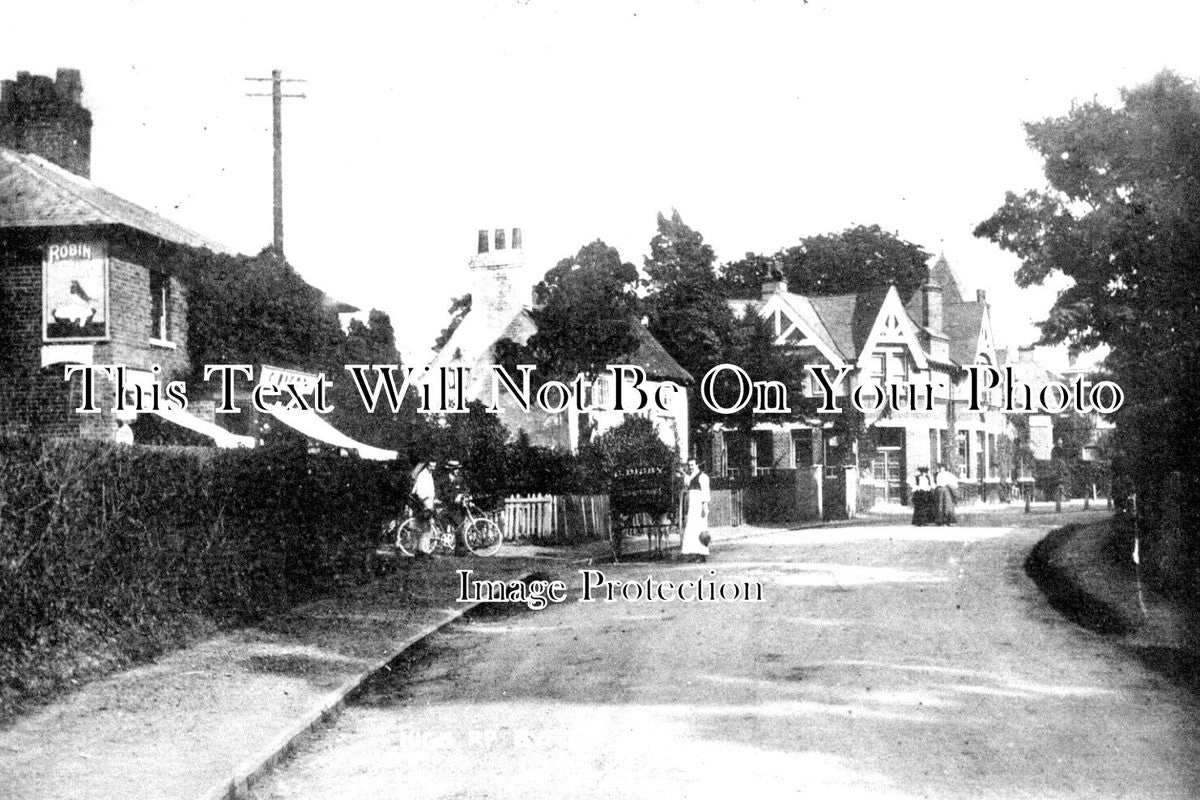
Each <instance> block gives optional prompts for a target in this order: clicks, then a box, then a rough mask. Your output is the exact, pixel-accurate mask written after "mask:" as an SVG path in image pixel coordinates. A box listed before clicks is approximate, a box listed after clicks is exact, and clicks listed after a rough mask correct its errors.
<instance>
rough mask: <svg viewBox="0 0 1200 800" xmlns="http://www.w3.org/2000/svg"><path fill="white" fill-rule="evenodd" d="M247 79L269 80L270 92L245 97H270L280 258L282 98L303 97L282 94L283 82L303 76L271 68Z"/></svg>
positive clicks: (276, 245)
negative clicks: (262, 75) (286, 74)
mask: <svg viewBox="0 0 1200 800" xmlns="http://www.w3.org/2000/svg"><path fill="white" fill-rule="evenodd" d="M246 80H248V81H270V82H271V92H270V94H266V93H264V92H253V93H252V92H247V93H246V96H247V97H270V98H271V111H272V118H273V122H274V145H275V158H274V166H275V175H274V178H275V181H274V190H275V203H274V206H275V215H274V217H275V240H274V249H275V255H277V256H278V257H279V258H280V259H282V258H283V98H285V97H299V98H303V97H305V96H306V95H303V94H284V93H283V84H285V83H305V82H306V81H305V80H304V79H303V78H285V77H283V71H282V70H278V69H273V70H271V77H269V78H246Z"/></svg>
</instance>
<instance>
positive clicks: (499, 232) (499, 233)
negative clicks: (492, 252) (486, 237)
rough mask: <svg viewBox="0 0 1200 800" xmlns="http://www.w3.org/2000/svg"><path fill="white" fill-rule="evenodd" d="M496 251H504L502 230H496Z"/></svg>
mask: <svg viewBox="0 0 1200 800" xmlns="http://www.w3.org/2000/svg"><path fill="white" fill-rule="evenodd" d="M496 249H497V250H503V249H504V228H496Z"/></svg>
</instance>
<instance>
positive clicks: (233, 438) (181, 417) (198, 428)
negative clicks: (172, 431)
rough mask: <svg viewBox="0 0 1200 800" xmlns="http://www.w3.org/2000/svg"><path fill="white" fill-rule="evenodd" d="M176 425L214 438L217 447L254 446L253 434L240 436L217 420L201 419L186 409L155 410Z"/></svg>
mask: <svg viewBox="0 0 1200 800" xmlns="http://www.w3.org/2000/svg"><path fill="white" fill-rule="evenodd" d="M153 413H155V414H157V415H158V416H160V417H162V418H163V419H165V420H166V421H167V422H173V423H175V424H176V425H179V426H181V427H184V428H187V429H188V430H191V431H195V432H196V433H199V434H201V435H203V436H207V437H209V438H211V439H212V440H213V442H214V443H215V444H216V445H217V447H254V437H253V436H239V435H238V434H236V433H230V432H229V431H227V430H225V429H224V428H222V427H221V426H220V425H218V424H216V423H215V422H209V421H208V420H204V419H200V418H199V417H197V416H194V415H192V414H189V413H188V412H186V411H165V410H164V411H155V412H153Z"/></svg>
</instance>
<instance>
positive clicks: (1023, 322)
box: [0, 0, 1200, 358]
mask: <svg viewBox="0 0 1200 800" xmlns="http://www.w3.org/2000/svg"><path fill="white" fill-rule="evenodd" d="M1198 21H1200V12H1198V11H1197V10H1196V6H1195V4H1191V3H1164V2H1142V3H1137V4H1130V3H1121V4H1117V3H1097V2H1086V3H1084V2H1080V3H1074V2H1070V3H1067V2H1062V3H1058V2H1056V3H1051V2H1045V0H1043V1H1042V2H1006V3H986V4H985V3H965V2H896V0H891V2H865V1H864V2H852V1H850V0H828V1H827V2H821V1H820V0H812V2H808V3H803V2H801V0H790V1H788V2H746V3H735V2H722V3H716V2H713V3H699V2H663V0H656V1H655V2H620V1H619V0H607V1H606V2H597V3H589V4H585V3H582V2H563V3H548V2H541V1H540V0H527V2H517V1H516V0H492V1H491V2H454V3H440V2H429V3H419V4H418V3H411V4H410V3H397V2H391V3H379V4H378V5H374V4H372V5H368V4H364V3H355V2H344V1H343V2H338V3H320V4H299V3H278V4H276V3H270V4H268V3H251V2H246V0H242V1H241V2H233V3H231V2H222V1H220V0H218V1H216V2H213V1H210V2H203V3H191V4H182V3H180V4H151V3H142V2H95V1H94V0H93V2H86V3H82V2H81V3H75V2H56V3H53V4H48V3H44V4H32V3H22V4H20V5H18V6H16V7H10V8H8V9H6V10H5V14H4V24H5V29H6V31H7V35H6V36H5V37H4V40H5V41H4V45H3V48H0V76H3V77H7V78H11V77H14V76H15V73H16V72H17V70H28V71H31V72H34V73H40V74H50V75H53V73H54V70H55V69H56V68H58V67H75V68H79V69H81V70H82V72H83V82H84V101H85V103H86V104H87V105H88V106H89V107H90V108H91V110H92V112H93V115H94V119H95V128H94V131H93V151H92V152H93V156H92V178H93V179H94V180H95V181H96V182H98V183H99V184H101V185H103V186H105V187H106V188H108V189H110V190H113V191H115V192H117V193H118V194H121V195H123V196H125V197H127V198H129V199H131V200H133V201H135V202H138V203H140V204H142V205H144V206H146V207H148V208H151V209H153V210H155V211H157V212H159V213H161V214H164V215H166V216H168V217H171V218H173V219H175V220H177V221H179V222H181V223H182V224H184V225H187V226H188V227H191V228H193V229H195V230H196V231H199V232H201V233H203V234H204V235H206V236H208V237H210V238H213V239H216V240H218V241H222V242H225V243H227V244H228V245H230V246H231V247H233V248H235V249H237V250H241V251H245V252H251V253H253V252H257V251H258V250H260V249H261V248H262V247H263V246H264V245H266V244H268V243H269V242H270V240H271V231H272V228H271V135H270V130H271V109H270V100H268V99H267V98H248V97H245V96H244V93H245V92H247V91H263V90H264V87H266V84H250V83H247V82H245V81H244V80H243V78H245V77H248V76H267V75H269V74H270V71H271V69H273V68H279V69H282V70H283V71H284V76H285V77H295V78H304V79H306V80H307V83H303V84H292V85H290V86H289V90H291V91H302V92H304V93H305V94H306V95H307V98H306V99H295V100H288V101H286V102H285V109H284V183H285V203H284V206H285V228H286V233H285V242H286V251H287V254H288V257H289V259H290V260H291V262H292V263H293V264H294V265H295V266H296V268H297V269H298V270H299V271H300V272H301V274H303V275H304V276H305V277H306V278H307V279H308V280H309V281H310V282H312V283H314V284H315V285H317V286H319V287H321V288H322V289H324V290H326V291H327V292H329V293H331V294H333V295H334V296H336V297H339V298H342V299H345V300H347V301H349V302H352V303H355V304H359V305H362V306H364V307H378V308H382V309H384V310H386V311H388V312H389V313H390V314H391V315H392V318H393V320H394V322H395V324H396V328H397V335H398V339H399V344H400V346H401V349H402V352H404V353H405V354H406V355H407V356H408V357H421V358H423V357H424V356H425V354H426V352H427V350H428V348H429V347H430V346H431V345H432V342H433V339H434V337H435V335H436V333H437V331H438V330H439V329H440V328H441V327H442V326H443V325H444V324H445V321H446V318H447V315H446V307H447V306H448V304H449V299H450V297H451V296H452V295H455V294H459V293H461V292H463V291H466V290H468V289H469V285H468V277H469V276H468V273H467V268H466V263H467V259H468V258H469V257H470V256H471V254H472V253H473V252H474V248H475V239H476V231H477V230H478V229H480V228H496V227H521V228H523V229H524V236H525V244H526V248H527V251H528V256H529V258H530V259H531V260H532V262H533V265H534V267H535V268H537V269H536V271H537V272H541V271H544V270H545V269H546V268H548V267H549V266H552V265H553V263H554V262H555V261H556V260H558V259H559V258H561V257H563V256H566V255H571V254H573V253H574V252H575V251H576V250H578V248H579V247H580V246H581V245H583V244H585V243H587V242H589V241H592V240H594V239H596V238H601V239H603V240H604V241H606V242H608V243H609V244H611V245H614V246H616V247H617V248H618V249H619V250H620V252H621V255H622V256H623V257H624V258H625V259H626V260H628V261H632V262H634V263H635V264H637V265H639V266H640V265H641V263H642V257H643V255H644V254H645V253H646V251H647V250H648V243H649V240H650V238H651V236H653V234H654V231H655V215H656V213H657V212H658V211H664V212H669V211H670V209H671V208H672V207H674V208H677V209H678V210H679V211H680V213H681V214H682V215H683V218H684V221H685V222H687V223H688V224H690V225H691V226H692V227H694V228H696V229H697V230H699V231H700V232H701V233H702V234H703V235H704V237H705V238H706V240H707V241H708V242H709V243H711V244H712V245H713V247H714V248H715V249H716V251H717V255H718V258H719V259H721V260H722V261H725V260H734V259H737V258H740V257H741V256H742V255H743V254H745V253H746V252H748V251H754V252H766V253H771V252H774V251H776V250H778V249H779V248H782V247H787V246H789V245H791V244H793V243H795V242H796V240H797V239H799V238H800V237H802V236H807V235H812V234H819V233H828V232H832V231H838V230H842V229H844V228H846V227H848V226H851V225H856V224H874V223H877V224H879V225H880V226H882V227H883V228H885V229H887V230H890V231H895V232H898V233H899V235H900V236H901V237H903V238H905V239H908V240H910V241H913V242H916V243H918V244H921V245H923V246H924V247H925V248H926V249H928V250H930V251H932V252H934V253H937V252H939V251H943V250H944V252H945V253H946V256H947V257H948V258H949V260H950V261H951V263H952V264H953V265H954V267H955V268H956V270H957V272H958V274H959V275H960V277H961V280H962V282H963V284H964V288H965V289H966V290H967V291H968V292H969V293H973V292H974V290H976V289H986V290H987V291H988V296H989V299H990V300H991V301H992V305H993V317H994V323H995V326H996V329H997V338H998V339H999V342H1000V344H1001V345H1005V344H1021V343H1025V342H1027V341H1029V340H1031V339H1032V338H1033V337H1034V336H1035V332H1034V330H1033V328H1032V327H1031V325H1030V322H1031V321H1032V320H1035V319H1038V318H1040V317H1041V316H1042V315H1043V314H1044V312H1045V310H1046V308H1048V306H1049V303H1050V302H1051V300H1052V298H1053V293H1052V292H1051V291H1046V290H1043V291H1040V292H1035V291H1024V292H1022V291H1020V290H1018V289H1016V287H1015V286H1014V284H1013V282H1012V273H1013V270H1014V269H1015V267H1016V261H1015V259H1013V258H1012V257H1010V256H1007V255H1006V254H1004V253H1002V252H1000V251H999V250H998V249H997V248H996V247H995V246H993V245H992V244H990V243H988V242H985V241H981V240H976V239H974V238H973V237H972V235H971V232H972V230H973V229H974V227H975V225H976V224H977V223H978V222H979V221H981V220H982V219H984V218H986V217H987V216H988V215H989V214H990V213H991V212H992V211H993V210H994V209H995V208H996V207H997V206H998V205H999V204H1000V202H1001V201H1002V199H1003V195H1004V192H1005V191H1006V190H1009V189H1011V190H1018V191H1020V190H1024V189H1027V188H1035V187H1039V186H1041V185H1042V184H1043V182H1044V181H1043V178H1042V174H1041V171H1040V168H1039V163H1038V161H1037V159H1036V158H1035V156H1034V155H1033V154H1032V152H1031V151H1029V150H1028V148H1027V147H1026V145H1025V137H1024V131H1023V129H1022V122H1023V121H1027V120H1037V119H1042V118H1045V117H1048V116H1058V115H1061V114H1064V113H1066V111H1067V110H1068V109H1069V108H1070V105H1071V102H1072V101H1073V100H1076V99H1078V100H1087V99H1091V98H1092V97H1093V96H1098V97H1099V98H1100V99H1102V100H1105V101H1109V102H1116V100H1117V90H1118V89H1119V88H1120V87H1122V86H1132V85H1136V84H1139V83H1142V82H1145V81H1146V80H1148V79H1149V78H1150V77H1152V76H1153V75H1154V74H1155V73H1156V72H1158V71H1159V70H1161V69H1163V68H1166V67H1169V68H1172V69H1175V70H1176V71H1178V72H1180V73H1181V74H1184V75H1186V76H1189V77H1200V47H1198V46H1197V45H1196V31H1197V24H1196V23H1197V22H1198ZM14 34H16V35H14Z"/></svg>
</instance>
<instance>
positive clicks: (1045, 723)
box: [254, 520, 1200, 800]
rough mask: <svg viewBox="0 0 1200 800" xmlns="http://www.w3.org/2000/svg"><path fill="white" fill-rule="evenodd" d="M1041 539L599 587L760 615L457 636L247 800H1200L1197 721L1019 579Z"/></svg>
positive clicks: (697, 611)
mask: <svg viewBox="0 0 1200 800" xmlns="http://www.w3.org/2000/svg"><path fill="white" fill-rule="evenodd" d="M976 522H977V523H978V520H977V521H976ZM1045 530H1046V529H1045V528H1037V527H1027V528H1016V527H987V526H986V521H985V522H984V523H983V524H980V526H979V527H964V528H952V529H936V528H934V529H931V528H922V529H916V528H911V527H908V526H899V527H867V526H854V525H845V526H840V527H837V528H829V529H816V530H805V531H790V532H775V533H770V534H767V535H762V536H756V537H750V538H746V539H742V540H740V541H734V542H727V543H725V544H724V545H723V546H719V548H718V551H717V553H718V558H717V559H716V560H715V561H713V562H711V563H710V564H707V565H704V566H699V565H645V564H641V565H637V564H625V565H620V566H610V567H606V568H605V571H606V574H607V576H608V577H609V578H612V579H617V580H639V581H640V580H644V579H645V578H646V577H647V575H648V574H652V575H653V576H654V577H655V578H656V579H662V580H665V579H674V580H683V579H691V578H695V577H697V576H707V575H709V573H708V570H709V569H711V570H713V573H712V577H714V578H716V579H719V580H726V581H737V582H742V581H760V582H762V585H763V596H764V601H763V602H761V603H705V604H700V603H690V604H688V603H679V602H675V603H653V604H652V603H626V602H616V603H595V604H584V603H576V602H567V603H563V604H560V605H556V606H552V607H551V608H549V609H547V610H545V611H540V612H528V611H525V612H515V613H510V614H499V615H497V616H494V617H478V618H474V619H470V620H468V621H464V622H460V623H456V624H455V625H454V626H452V627H451V628H448V629H446V631H444V632H443V633H440V634H438V635H436V636H434V637H431V638H430V639H429V640H426V643H424V644H423V645H422V646H420V647H418V648H417V649H415V650H413V651H410V652H409V654H408V655H407V657H406V658H407V661H406V663H404V664H402V665H400V668H398V669H396V670H395V671H393V672H392V674H391V677H390V678H389V679H387V680H384V681H380V682H379V683H378V684H377V685H375V686H374V687H373V688H372V689H371V691H369V692H368V693H367V694H365V695H364V696H363V698H362V700H361V701H360V702H359V703H358V704H357V705H356V706H355V707H353V708H351V709H348V710H347V712H346V713H345V714H344V715H342V716H341V717H340V718H339V719H338V720H337V721H336V722H334V723H332V724H331V725H330V726H329V727H328V728H326V729H324V730H323V731H322V732H321V733H320V735H318V736H316V737H314V738H313V739H311V740H310V741H309V742H308V743H306V744H305V745H303V746H302V747H301V748H299V750H298V751H297V753H296V755H295V757H294V759H293V760H291V761H290V762H288V763H286V764H285V765H283V766H282V767H281V768H280V769H279V770H278V771H277V772H275V773H274V774H273V775H272V776H270V778H269V779H268V780H267V781H266V782H264V783H263V784H260V785H259V786H257V787H255V789H254V796H255V797H256V798H259V800H268V799H270V800H279V799H281V798H301V797H303V798H310V797H323V798H338V797H345V798H361V799H363V800H366V799H367V798H383V797H388V798H392V797H397V796H401V795H403V796H405V797H417V798H420V797H489V798H490V797H495V798H518V797H519V798H527V797H532V796H545V795H547V794H553V795H554V796H563V797H605V798H622V797H649V796H661V797H724V798H727V797H740V796H752V797H795V796H802V797H822V798H825V797H889V798H1039V799H1043V798H1045V799H1053V798H1076V797H1087V798H1155V799H1156V800H1161V799H1163V798H1194V797H1197V796H1200V736H1198V735H1197V734H1198V733H1200V728H1198V720H1200V706H1198V704H1197V701H1196V700H1195V699H1194V698H1193V696H1191V695H1190V694H1188V693H1187V692H1185V691H1184V690H1182V689H1180V688H1178V687H1176V686H1175V685H1173V684H1172V683H1170V682H1169V681H1167V680H1166V679H1164V678H1162V677H1160V676H1159V675H1158V674H1157V673H1155V672H1152V671H1150V670H1148V669H1146V668H1145V667H1143V666H1142V665H1141V664H1140V663H1138V662H1137V661H1136V660H1134V659H1132V658H1130V657H1129V656H1128V655H1126V654H1125V653H1124V652H1123V651H1122V650H1120V649H1119V648H1118V647H1117V646H1116V645H1115V644H1114V643H1113V642H1111V641H1109V640H1107V639H1105V638H1104V637H1101V636H1098V635H1096V634H1092V633H1090V632H1088V631H1085V630H1082V629H1080V628H1078V627H1076V626H1074V625H1072V624H1070V623H1069V622H1067V621H1065V620H1064V619H1062V618H1061V617H1060V616H1059V615H1058V614H1057V613H1056V612H1054V611H1052V610H1051V609H1050V608H1049V607H1048V605H1047V604H1046V603H1045V600H1044V598H1043V597H1042V596H1041V595H1040V593H1039V592H1038V591H1037V589H1036V587H1034V586H1033V584H1032V582H1031V581H1030V580H1029V579H1028V578H1027V577H1026V576H1025V574H1024V572H1023V570H1022V562H1023V560H1024V557H1025V555H1026V554H1027V553H1028V551H1029V549H1030V548H1031V546H1032V545H1033V543H1034V542H1035V541H1036V540H1037V539H1038V538H1039V537H1040V536H1041V535H1043V534H1044V533H1045Z"/></svg>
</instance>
